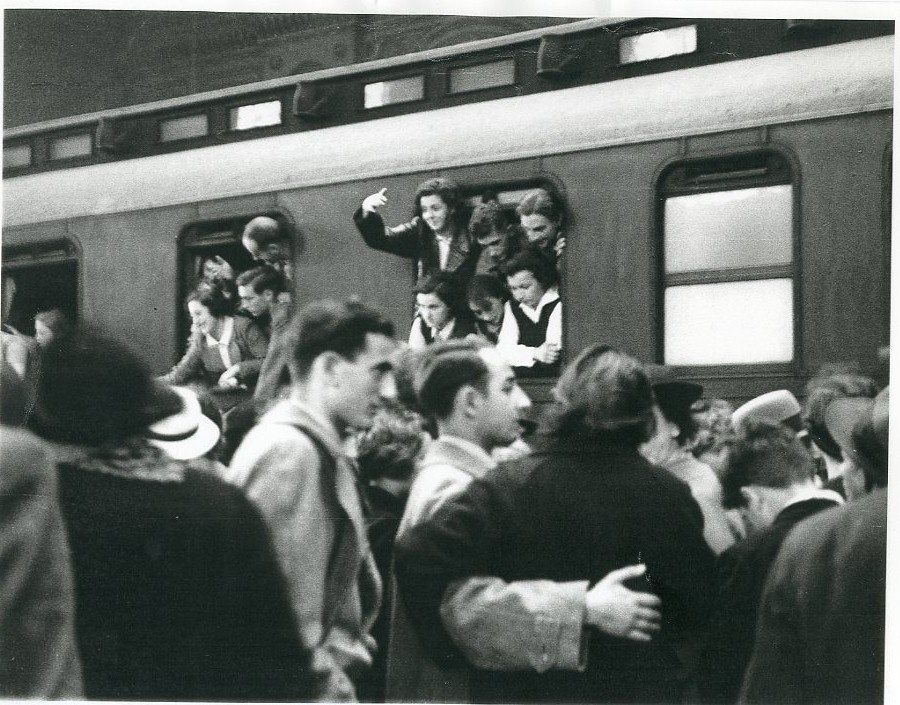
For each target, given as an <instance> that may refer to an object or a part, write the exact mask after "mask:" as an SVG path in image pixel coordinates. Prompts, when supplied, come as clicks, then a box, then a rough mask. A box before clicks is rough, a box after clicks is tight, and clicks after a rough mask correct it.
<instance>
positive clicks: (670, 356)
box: [660, 153, 796, 365]
mask: <svg viewBox="0 0 900 705" xmlns="http://www.w3.org/2000/svg"><path fill="white" fill-rule="evenodd" d="M661 185H662V188H661V193H660V201H661V203H660V206H661V208H660V210H661V215H662V248H661V250H662V275H663V291H662V307H663V312H662V313H663V330H662V336H663V351H664V354H663V357H664V361H665V363H666V364H670V365H743V364H763V363H789V362H791V361H792V360H793V359H794V349H795V333H794V328H795V324H794V298H795V297H794V288H795V277H796V272H795V261H794V199H795V188H794V185H793V184H792V183H791V175H790V168H789V165H788V164H787V161H786V160H785V159H784V158H783V157H781V156H780V155H778V154H775V153H757V154H751V155H741V156H738V157H734V158H731V159H723V160H719V161H715V160H704V161H702V162H701V161H697V162H687V163H681V164H678V165H675V166H673V167H670V168H669V169H668V170H667V171H666V172H665V173H664V174H663V177H662V179H661Z"/></svg>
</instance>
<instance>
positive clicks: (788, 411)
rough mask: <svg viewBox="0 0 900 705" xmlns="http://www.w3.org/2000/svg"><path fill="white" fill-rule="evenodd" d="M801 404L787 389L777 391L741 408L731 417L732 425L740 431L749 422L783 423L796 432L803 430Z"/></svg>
mask: <svg viewBox="0 0 900 705" xmlns="http://www.w3.org/2000/svg"><path fill="white" fill-rule="evenodd" d="M800 411H801V409H800V402H798V401H797V397H795V396H794V395H793V394H791V393H790V392H789V391H788V390H787V389H777V390H775V391H774V392H768V393H766V394H762V395H760V396H758V397H755V398H753V399H751V400H750V401H748V402H747V403H746V404H744V405H742V406H739V407H738V408H737V409H735V410H734V413H733V414H732V415H731V423H732V425H733V426H734V427H735V429H738V428H739V427H740V426H742V425H743V424H745V423H747V422H748V421H769V422H770V423H781V424H784V425H785V426H787V427H788V428H790V429H792V430H793V431H795V432H798V433H799V432H800V431H802V430H803V421H802V420H801V418H800Z"/></svg>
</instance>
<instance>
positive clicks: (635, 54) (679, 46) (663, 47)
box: [619, 24, 697, 64]
mask: <svg viewBox="0 0 900 705" xmlns="http://www.w3.org/2000/svg"><path fill="white" fill-rule="evenodd" d="M695 51H697V25H695V24H690V25H685V26H683V27H672V28H671V29H658V30H654V31H652V32H642V33H641V34H634V35H632V36H630V37H622V38H621V39H620V40H619V63H620V64H636V63H639V62H641V61H652V60H654V59H665V58H667V57H669V56H679V55H681V54H693V53H694V52H695Z"/></svg>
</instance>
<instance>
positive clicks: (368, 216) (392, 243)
mask: <svg viewBox="0 0 900 705" xmlns="http://www.w3.org/2000/svg"><path fill="white" fill-rule="evenodd" d="M353 222H354V223H355V224H356V229H357V230H359V233H360V235H362V239H363V241H364V242H365V243H366V244H367V245H368V246H369V247H371V248H373V249H376V250H381V251H382V252H390V253H391V254H393V255H399V256H400V257H407V258H409V259H418V258H420V257H421V256H422V251H421V250H422V248H421V242H420V240H419V228H420V226H421V222H422V221H421V219H420V218H413V219H412V220H411V221H409V222H408V223H403V224H402V225H397V226H394V227H393V228H388V227H387V226H385V224H384V220H383V219H382V217H381V215H380V214H379V213H367V212H365V211H363V209H362V207H360V208H358V209H357V210H356V213H354V214H353Z"/></svg>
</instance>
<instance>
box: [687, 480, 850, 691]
mask: <svg viewBox="0 0 900 705" xmlns="http://www.w3.org/2000/svg"><path fill="white" fill-rule="evenodd" d="M838 503H839V502H838V498H837V497H835V498H833V499H831V498H827V497H812V498H810V499H806V500H803V501H801V502H796V503H794V504H789V505H788V506H787V507H785V508H784V509H783V510H782V511H781V512H780V513H779V514H778V516H777V517H775V521H774V522H773V523H772V525H771V526H769V527H768V528H766V529H764V530H763V531H760V532H759V533H756V534H753V535H751V536H749V537H748V538H746V539H744V540H743V541H741V542H740V543H737V544H735V545H734V546H732V547H731V548H729V549H728V550H727V551H725V553H723V554H722V555H721V556H720V557H719V579H720V584H721V586H722V587H721V591H720V593H719V597H718V599H717V600H716V607H715V611H714V618H713V623H712V629H711V631H710V640H709V644H708V647H707V650H706V653H705V655H704V658H703V668H702V675H701V678H700V686H701V687H700V690H701V693H702V695H703V699H704V700H705V701H707V702H714V703H720V702H734V701H735V700H736V699H737V696H738V692H739V691H740V689H741V681H742V680H743V678H744V669H745V668H746V667H747V662H748V661H749V660H750V654H751V652H752V651H753V642H754V639H755V636H756V614H757V610H758V607H759V600H760V598H761V597H762V591H763V586H764V585H765V582H766V576H767V575H768V574H769V568H770V567H771V565H772V562H773V561H774V560H775V556H777V555H778V549H779V548H781V544H782V542H783V541H784V539H785V537H786V536H787V535H788V533H789V532H790V530H791V529H793V528H794V526H796V525H797V524H798V523H799V522H801V521H803V520H804V519H806V518H807V517H810V516H812V515H813V514H816V513H818V512H821V511H822V510H824V509H829V508H831V507H834V506H837V504H838Z"/></svg>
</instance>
